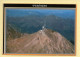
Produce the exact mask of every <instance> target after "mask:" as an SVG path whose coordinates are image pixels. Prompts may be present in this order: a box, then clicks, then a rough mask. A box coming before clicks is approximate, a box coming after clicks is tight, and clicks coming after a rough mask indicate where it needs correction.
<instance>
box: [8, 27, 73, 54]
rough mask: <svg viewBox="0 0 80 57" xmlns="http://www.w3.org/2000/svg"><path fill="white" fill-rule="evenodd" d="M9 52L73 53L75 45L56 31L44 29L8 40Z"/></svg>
mask: <svg viewBox="0 0 80 57" xmlns="http://www.w3.org/2000/svg"><path fill="white" fill-rule="evenodd" d="M7 53H40V54H41V53H45V54H70V53H71V54H72V53H74V46H73V44H72V43H71V42H69V41H68V40H67V39H66V38H65V37H63V36H62V35H61V34H60V33H58V32H56V31H52V30H50V29H46V28H44V29H42V30H39V31H38V32H35V33H33V34H24V35H23V36H22V37H20V38H16V39H12V40H8V41H7Z"/></svg>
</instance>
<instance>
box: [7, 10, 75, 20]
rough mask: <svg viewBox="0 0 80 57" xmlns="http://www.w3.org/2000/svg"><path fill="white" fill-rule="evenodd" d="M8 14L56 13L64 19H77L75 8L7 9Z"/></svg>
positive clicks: (14, 15) (16, 15) (19, 15)
mask: <svg viewBox="0 0 80 57" xmlns="http://www.w3.org/2000/svg"><path fill="white" fill-rule="evenodd" d="M6 14H7V16H11V17H23V16H27V15H32V14H33V15H39V16H43V15H55V16H58V17H61V18H64V19H67V18H69V19H75V9H66V10H65V9H7V10H6Z"/></svg>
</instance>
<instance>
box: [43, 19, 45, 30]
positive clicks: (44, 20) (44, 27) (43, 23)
mask: <svg viewBox="0 0 80 57" xmlns="http://www.w3.org/2000/svg"><path fill="white" fill-rule="evenodd" d="M45 27H46V20H45V19H44V21H43V26H42V30H43V29H45Z"/></svg>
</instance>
